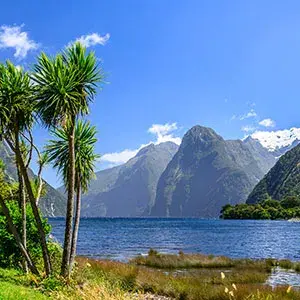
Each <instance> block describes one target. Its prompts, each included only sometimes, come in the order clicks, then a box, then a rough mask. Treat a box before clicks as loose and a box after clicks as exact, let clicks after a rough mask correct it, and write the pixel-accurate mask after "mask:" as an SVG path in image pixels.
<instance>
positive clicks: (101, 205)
mask: <svg viewBox="0 0 300 300" xmlns="http://www.w3.org/2000/svg"><path fill="white" fill-rule="evenodd" d="M177 150H178V146H177V145H176V144H174V143H172V142H165V143H161V144H159V145H154V144H150V145H148V146H146V147H144V148H142V149H141V150H140V151H139V152H138V153H137V155H136V156H135V157H133V158H132V159H130V160H129V161H128V162H127V163H125V164H123V165H121V166H117V167H114V168H111V169H107V170H103V171H100V172H97V173H96V177H97V179H96V180H94V181H92V183H91V185H90V190H89V193H88V194H87V195H85V196H83V201H82V216H88V217H99V216H126V217H135V216H142V215H148V214H149V212H150V211H151V208H152V206H153V205H154V201H155V198H156V187H157V182H158V180H159V178H160V176H161V174H162V172H163V171H164V170H165V168H166V166H167V165H168V163H169V162H170V160H171V159H172V157H173V156H174V154H175V153H176V152H177Z"/></svg>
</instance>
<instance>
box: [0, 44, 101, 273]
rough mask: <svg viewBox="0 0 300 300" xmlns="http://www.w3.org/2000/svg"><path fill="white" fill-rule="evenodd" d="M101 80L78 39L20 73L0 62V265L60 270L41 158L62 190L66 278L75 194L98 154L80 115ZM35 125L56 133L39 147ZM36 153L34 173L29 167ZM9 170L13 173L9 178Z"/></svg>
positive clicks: (76, 215)
mask: <svg viewBox="0 0 300 300" xmlns="http://www.w3.org/2000/svg"><path fill="white" fill-rule="evenodd" d="M101 82H103V72H102V70H101V69H100V68H99V65H98V63H97V59H96V57H95V55H94V53H93V52H91V51H90V52H87V51H86V48H85V47H84V46H83V45H82V44H81V43H80V42H77V43H74V44H72V45H70V46H68V47H67V48H66V49H65V50H64V51H62V52H60V53H58V54H57V55H55V56H54V57H50V56H48V55H46V54H45V53H42V54H41V55H39V57H38V58H37V62H36V63H35V64H34V68H33V70H28V71H24V70H23V69H22V68H20V67H17V66H15V65H14V64H13V63H12V62H10V61H6V62H5V64H2V63H0V135H1V142H4V144H5V147H7V149H5V150H7V152H8V153H9V156H11V160H7V159H6V160H5V162H4V161H1V163H0V169H1V170H0V186H1V190H0V206H1V212H0V213H1V218H0V221H1V226H2V227H1V239H0V249H2V253H1V255H2V256H1V257H0V265H2V266H10V265H11V266H14V267H16V265H17V264H18V263H21V265H22V268H23V270H24V272H25V273H27V272H28V269H29V270H30V271H31V272H32V273H33V274H35V275H40V274H43V272H45V275H46V276H50V275H51V274H55V273H57V272H58V271H57V269H56V268H55V267H56V265H57V261H58V260H59V259H58V257H57V256H55V257H54V258H53V257H52V253H51V250H52V244H51V243H49V233H50V228H49V226H48V225H47V222H46V221H45V219H44V218H43V216H42V215H41V212H40V210H39V208H38V207H39V202H40V199H41V197H42V196H43V195H44V194H45V189H46V188H47V185H46V184H45V182H44V180H43V179H42V171H43V168H44V166H45V165H46V164H47V163H53V165H54V167H56V168H57V170H58V173H59V174H60V175H61V176H62V177H63V179H64V182H65V185H66V187H67V208H66V226H65V239H64V246H63V251H62V258H61V271H60V272H61V274H62V275H63V277H65V278H67V277H69V276H70V274H71V272H72V267H73V262H74V259H75V255H76V244H77V235H78V228H79V220H80V211H81V209H80V207H81V205H80V204H81V193H82V192H85V191H86V190H87V187H88V185H89V182H90V180H91V179H92V178H93V176H94V167H95V166H94V162H95V160H96V159H97V157H98V156H97V155H96V154H95V153H94V145H95V142H96V141H97V139H96V138H95V135H96V132H97V131H96V129H95V127H93V126H91V125H90V123H89V122H88V121H85V122H83V121H82V120H81V118H82V117H85V116H86V115H87V114H88V113H89V105H90V103H91V102H92V101H93V99H94V96H95V94H96V90H97V85H98V84H99V83H101ZM41 124H42V125H44V127H46V128H48V129H50V131H51V133H52V134H53V135H54V140H52V141H51V142H50V144H49V145H48V147H45V148H46V150H45V151H40V150H39V149H38V147H37V146H36V145H35V143H34V134H33V131H32V129H33V127H34V126H39V125H41ZM36 158H37V160H36V161H35V166H37V174H36V176H34V175H33V174H32V171H31V169H30V165H31V164H32V163H33V160H35V159H36ZM12 161H13V163H14V166H12ZM7 163H8V164H7ZM6 164H7V165H6ZM14 169H15V170H16V172H15V173H16V174H15V175H16V176H15V178H12V177H11V176H10V173H11V171H13V170H14ZM48 196H49V195H48ZM75 196H76V202H75ZM56 250H58V249H56ZM57 252H59V251H57ZM38 258H42V260H43V267H41V265H38Z"/></svg>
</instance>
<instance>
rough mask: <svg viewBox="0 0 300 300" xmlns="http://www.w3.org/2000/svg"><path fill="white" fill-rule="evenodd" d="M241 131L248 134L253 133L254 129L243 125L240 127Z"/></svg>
mask: <svg viewBox="0 0 300 300" xmlns="http://www.w3.org/2000/svg"><path fill="white" fill-rule="evenodd" d="M241 129H242V131H244V132H247V133H249V132H253V131H255V130H256V127H255V126H252V125H245V126H242V128H241Z"/></svg>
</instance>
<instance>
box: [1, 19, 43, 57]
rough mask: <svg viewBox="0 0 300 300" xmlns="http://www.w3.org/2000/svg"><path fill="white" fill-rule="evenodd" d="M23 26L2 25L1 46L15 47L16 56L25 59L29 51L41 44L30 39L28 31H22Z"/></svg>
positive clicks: (4, 47)
mask: <svg viewBox="0 0 300 300" xmlns="http://www.w3.org/2000/svg"><path fill="white" fill-rule="evenodd" d="M22 27H23V26H6V25H2V26H1V27H0V48H3V49H6V48H13V49H15V53H14V56H15V57H16V58H19V59H24V58H25V57H26V56H27V53H28V52H29V51H31V50H35V49H37V48H38V47H39V45H38V44H37V43H36V42H35V41H33V40H31V39H29V37H28V33H27V32H25V31H22Z"/></svg>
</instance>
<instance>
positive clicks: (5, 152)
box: [0, 143, 66, 217]
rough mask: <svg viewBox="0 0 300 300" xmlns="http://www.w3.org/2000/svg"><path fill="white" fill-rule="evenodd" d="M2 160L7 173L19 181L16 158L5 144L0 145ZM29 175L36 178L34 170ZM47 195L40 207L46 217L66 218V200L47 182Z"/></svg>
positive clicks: (41, 200) (42, 199)
mask: <svg viewBox="0 0 300 300" xmlns="http://www.w3.org/2000/svg"><path fill="white" fill-rule="evenodd" d="M0 158H1V159H2V160H3V162H4V163H5V167H6V173H7V175H8V176H9V177H11V178H12V179H13V180H17V178H18V177H17V169H16V166H15V164H14V157H13V155H12V153H11V152H10V150H9V149H8V147H6V145H5V144H3V143H0ZM29 175H30V176H31V177H34V173H33V171H32V170H29ZM45 189H46V194H45V195H44V196H43V197H41V199H40V203H39V207H40V209H41V211H42V213H43V215H44V216H47V217H58V216H64V215H65V213H66V199H65V197H64V196H63V195H62V194H61V193H59V192H58V191H57V190H56V189H54V188H53V187H52V186H51V185H49V184H48V183H47V182H45Z"/></svg>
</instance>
